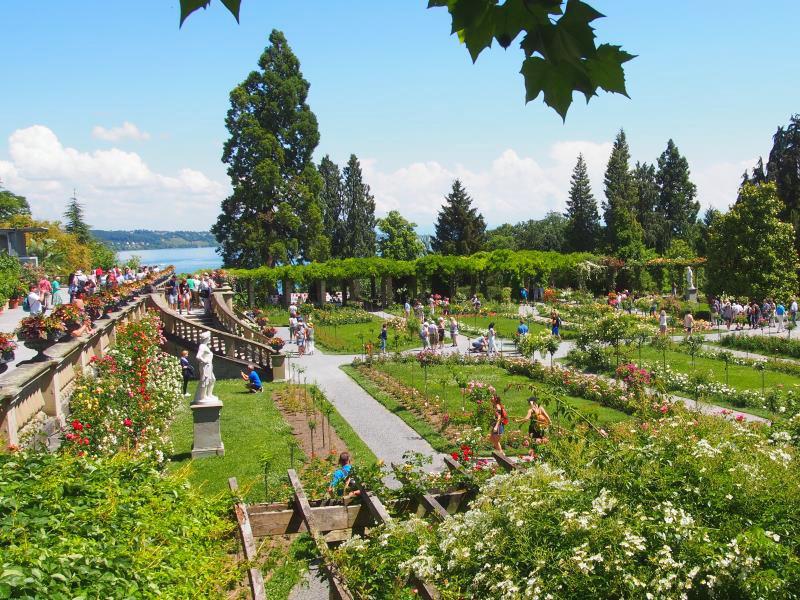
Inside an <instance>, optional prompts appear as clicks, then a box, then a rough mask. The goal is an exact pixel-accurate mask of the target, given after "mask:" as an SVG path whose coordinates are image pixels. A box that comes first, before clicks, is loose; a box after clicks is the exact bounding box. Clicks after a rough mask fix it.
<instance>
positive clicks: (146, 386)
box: [65, 312, 181, 460]
mask: <svg viewBox="0 0 800 600" xmlns="http://www.w3.org/2000/svg"><path fill="white" fill-rule="evenodd" d="M160 327H161V323H160V321H159V318H158V315H157V314H156V313H152V312H151V313H149V314H148V315H147V316H145V317H143V318H142V319H140V320H138V321H132V322H129V323H126V324H123V325H119V326H117V334H116V343H115V346H114V348H113V349H111V350H110V351H109V352H108V354H107V355H106V356H104V357H103V358H101V359H96V360H93V361H92V367H93V369H92V372H91V373H85V374H83V375H81V376H80V377H79V378H78V379H77V382H76V385H75V390H74V391H73V394H72V399H71V401H70V406H71V410H72V419H73V421H72V423H71V424H70V426H69V427H68V428H67V431H66V432H65V439H66V441H67V443H68V446H72V447H74V449H75V451H76V452H79V453H85V454H91V455H108V454H113V453H116V452H118V451H120V450H131V451H134V452H136V453H140V454H147V455H150V456H153V457H155V458H156V459H158V460H162V459H163V456H164V450H165V444H166V442H165V440H164V438H165V435H166V428H167V426H168V425H169V423H170V421H171V420H172V416H173V414H174V411H175V408H176V407H177V403H178V402H179V398H180V392H181V387H180V386H181V370H180V366H179V364H178V361H177V360H176V359H175V358H174V357H172V356H170V355H168V354H166V353H164V352H162V351H161V350H160V349H159V344H160V342H161V340H162V338H161V329H160Z"/></svg>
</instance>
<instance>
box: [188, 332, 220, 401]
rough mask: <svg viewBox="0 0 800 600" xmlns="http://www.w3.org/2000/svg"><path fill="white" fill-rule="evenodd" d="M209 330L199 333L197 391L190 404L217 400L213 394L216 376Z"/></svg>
mask: <svg viewBox="0 0 800 600" xmlns="http://www.w3.org/2000/svg"><path fill="white" fill-rule="evenodd" d="M210 343H211V332H210V331H204V332H203V333H201V334H200V347H199V348H198V349H197V362H198V363H200V381H198V383H197V391H196V392H195V394H194V400H192V404H202V403H204V402H216V401H218V400H219V398H217V397H216V396H215V395H214V384H215V383H216V382H217V378H216V377H214V366H213V364H212V361H213V360H214V353H213V352H211V348H210V347H209V344H210Z"/></svg>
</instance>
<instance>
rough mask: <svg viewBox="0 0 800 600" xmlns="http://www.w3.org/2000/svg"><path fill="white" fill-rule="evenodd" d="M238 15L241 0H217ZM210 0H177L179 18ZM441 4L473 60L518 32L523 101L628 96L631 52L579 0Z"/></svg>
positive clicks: (562, 110)
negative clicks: (606, 39)
mask: <svg viewBox="0 0 800 600" xmlns="http://www.w3.org/2000/svg"><path fill="white" fill-rule="evenodd" d="M221 1H222V4H223V5H224V6H225V8H227V9H228V10H229V11H230V12H231V14H232V15H233V16H234V17H235V18H236V20H237V22H238V20H239V9H240V6H241V0H221ZM210 3H211V0H180V8H181V11H180V12H181V14H180V24H181V25H183V23H184V22H185V21H186V19H187V17H188V16H189V15H190V14H192V13H193V12H195V11H196V10H198V9H200V8H206V7H207V6H208V5H209V4H210ZM434 7H445V8H447V10H448V11H449V13H450V16H451V19H452V28H451V33H452V34H456V35H457V36H458V39H459V41H460V42H461V43H463V44H464V45H465V46H466V48H467V51H468V52H469V54H470V56H471V58H472V61H473V62H475V61H476V60H477V59H478V56H479V55H480V54H481V52H483V51H484V50H485V49H486V48H489V47H491V46H492V44H493V43H494V42H495V41H496V42H497V43H498V45H499V46H500V47H501V48H508V47H509V46H510V45H511V44H512V43H513V42H514V40H516V39H517V38H519V37H520V36H522V37H521V39H520V42H519V47H520V49H521V50H522V52H523V56H524V60H523V62H522V68H521V69H520V73H521V74H522V76H523V78H524V80H525V101H526V102H530V101H531V100H535V99H536V98H538V97H539V95H542V96H543V98H544V102H545V103H546V104H547V105H548V106H550V107H551V108H553V109H554V110H555V111H556V112H557V113H558V114H559V115H561V117H562V118H566V115H567V111H568V110H569V107H570V105H571V104H572V96H573V93H574V92H580V93H581V94H583V95H584V97H585V98H586V101H587V102H588V101H589V100H591V98H592V97H594V96H596V95H597V92H598V90H601V89H602V90H603V91H606V92H611V93H616V94H622V95H624V96H627V95H628V93H627V91H626V89H625V70H624V69H623V66H622V65H623V64H624V63H626V62H627V61H629V60H631V59H632V58H634V56H633V55H631V54H628V53H627V52H625V51H624V50H622V48H621V47H620V46H614V45H611V44H600V45H599V46H598V45H597V43H596V40H595V38H596V36H595V33H594V28H593V27H592V25H591V24H592V22H593V21H596V20H597V19H599V18H601V17H603V16H604V15H602V14H601V13H600V12H598V11H597V10H595V9H594V8H593V7H591V6H590V5H589V4H586V3H585V2H582V1H581V0H567V1H566V2H565V1H564V0H506V1H505V2H500V1H499V0H429V1H428V8H434Z"/></svg>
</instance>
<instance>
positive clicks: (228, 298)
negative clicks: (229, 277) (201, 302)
mask: <svg viewBox="0 0 800 600" xmlns="http://www.w3.org/2000/svg"><path fill="white" fill-rule="evenodd" d="M250 281H252V280H250ZM247 288H248V290H247V295H248V299H250V298H251V297H252V296H251V295H250V288H251V286H250V285H248V286H247ZM214 292H215V293H219V294H221V295H222V300H223V301H224V302H225V305H226V306H227V307H228V309H229V310H230V311H231V312H233V297H234V295H235V294H234V292H233V290H232V289H231V287H230V286H228V285H223V286H221V287H218V288H216V289H215V290H214ZM250 306H251V307H252V306H253V303H252V302H250Z"/></svg>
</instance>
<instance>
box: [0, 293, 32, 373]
mask: <svg viewBox="0 0 800 600" xmlns="http://www.w3.org/2000/svg"><path fill="white" fill-rule="evenodd" d="M27 316H30V313H27V312H25V311H24V310H22V307H21V306H20V307H18V308H7V309H6V310H4V311H3V312H2V313H0V331H3V332H7V333H13V332H14V331H15V330H16V329H17V327H19V324H20V321H22V319H24V318H25V317H27ZM34 356H36V350H31V349H30V348H26V347H25V346H24V345H23V343H22V342H17V349H16V350H15V351H14V360H13V361H12V362H10V363H8V364H6V365H3V366H2V367H0V368H1V369H4V370H3V371H2V373H0V385H2V383H3V379H4V378H5V377H6V376H8V374H9V373H12V372H13V371H14V370H16V368H17V365H18V364H20V363H24V362H26V361H28V360H30V359H32V358H33V357H34Z"/></svg>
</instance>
